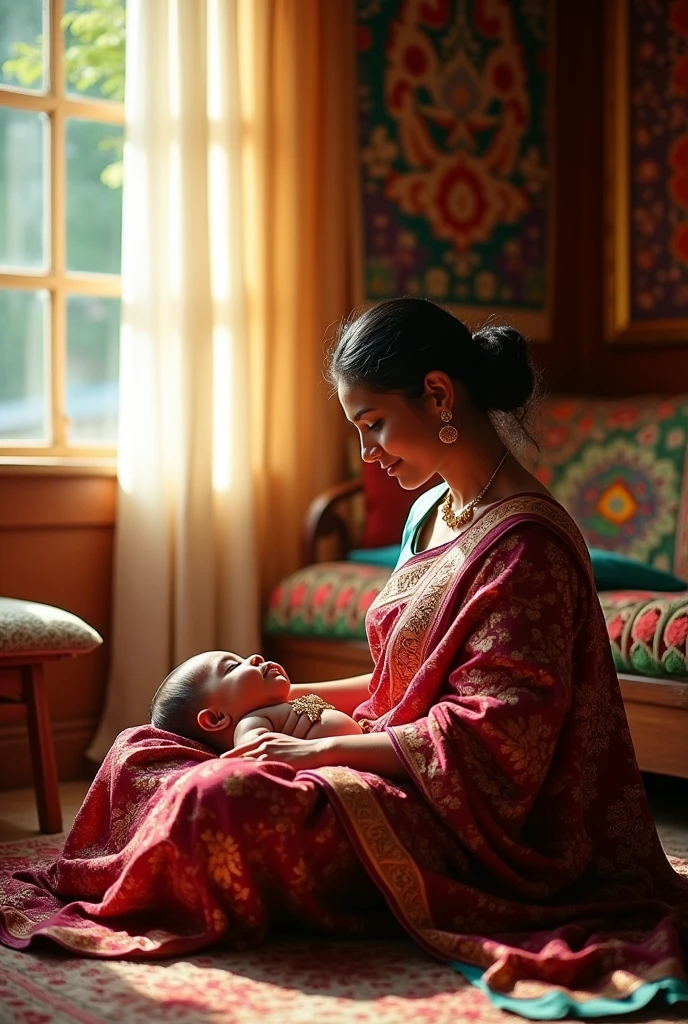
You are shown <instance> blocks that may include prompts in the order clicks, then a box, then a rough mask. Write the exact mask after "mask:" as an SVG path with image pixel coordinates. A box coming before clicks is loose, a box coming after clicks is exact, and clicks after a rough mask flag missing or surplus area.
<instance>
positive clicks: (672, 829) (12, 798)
mask: <svg viewBox="0 0 688 1024" xmlns="http://www.w3.org/2000/svg"><path fill="white" fill-rule="evenodd" d="M686 742H688V738H687V740H686ZM644 781H645V789H646V791H647V795H648V797H649V800H650V804H651V805H652V810H653V813H654V816H655V821H656V822H657V827H658V829H659V831H660V833H661V834H662V835H664V834H666V835H671V846H672V849H670V850H669V852H670V853H674V852H676V854H677V855H678V854H679V853H680V854H682V855H683V856H686V857H688V779H674V778H668V777H667V776H664V775H646V776H644ZM89 785H90V782H89V781H88V780H80V781H78V782H64V783H62V785H61V786H60V797H61V800H62V817H63V827H64V828H65V830H66V829H68V828H69V826H70V825H71V823H72V821H73V820H74V816H75V815H76V812H77V811H78V810H79V807H80V806H81V802H82V800H83V798H84V796H85V795H86V792H87V790H88V787H89ZM37 834H38V819H37V817H36V804H35V801H34V794H33V790H30V789H20V790H11V791H5V792H0V842H5V841H7V840H9V839H21V838H22V837H24V836H34V835H37ZM677 845H678V846H679V847H682V849H675V848H676V846H677Z"/></svg>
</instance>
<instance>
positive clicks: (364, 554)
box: [346, 544, 401, 569]
mask: <svg viewBox="0 0 688 1024" xmlns="http://www.w3.org/2000/svg"><path fill="white" fill-rule="evenodd" d="M400 551H401V544H391V545H390V546H389V547H388V548H356V549H355V550H354V551H350V552H349V554H348V555H347V556H346V557H347V559H348V560H349V561H350V562H365V563H367V564H368V565H384V566H387V567H388V568H389V569H393V568H394V566H395V565H396V564H397V561H398V559H399V552H400Z"/></svg>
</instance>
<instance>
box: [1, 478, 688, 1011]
mask: <svg viewBox="0 0 688 1024" xmlns="http://www.w3.org/2000/svg"><path fill="white" fill-rule="evenodd" d="M367 627H368V634H369V643H370V647H371V650H372V652H373V655H374V658H375V663H376V667H375V671H374V673H373V677H372V681H371V690H370V698H369V700H368V701H366V703H365V704H363V705H361V706H360V707H359V708H358V709H357V710H356V712H355V717H356V718H358V719H359V720H363V719H367V720H368V723H369V727H370V730H371V732H380V731H385V732H386V733H387V735H388V736H389V737H390V739H391V740H392V742H393V744H394V746H395V749H396V751H397V753H398V755H399V758H400V760H401V761H402V763H403V764H404V765H405V767H406V769H407V771H408V775H409V778H408V780H406V779H404V780H403V781H396V780H391V779H387V778H383V777H381V776H377V775H373V774H371V773H368V772H358V771H354V770H352V769H348V768H345V767H338V766H331V767H323V768H320V769H311V770H308V771H300V772H296V771H295V770H294V769H293V768H291V767H289V766H287V765H283V764H279V763H276V762H251V761H240V760H239V761H232V760H222V759H220V758H217V757H215V756H214V755H213V754H212V753H211V752H210V751H209V750H207V749H205V748H204V747H202V746H201V745H200V744H196V743H193V742H192V741H188V740H183V739H181V738H180V737H175V736H173V735H172V734H170V733H164V732H161V731H159V730H156V729H154V728H152V727H150V726H147V727H141V728H138V729H132V730H127V731H126V732H124V733H122V734H121V735H120V737H119V738H118V740H117V741H116V743H115V745H114V746H113V749H112V750H111V752H110V754H109V755H108V758H107V759H106V761H105V763H104V764H103V766H102V768H101V770H100V771H99V773H98V776H97V777H96V780H95V781H94V784H93V786H92V787H91V790H90V791H89V794H88V795H87V797H86V800H85V802H84V805H83V806H82V808H81V811H80V812H79V814H78V816H77V818H76V820H75V822H74V826H73V828H72V831H71V832H70V834H69V836H68V838H67V841H66V844H65V848H64V852H63V854H62V855H61V856H59V857H58V858H57V859H56V860H55V861H54V862H53V863H52V864H51V865H50V866H49V867H47V868H45V869H39V870H29V871H20V872H17V873H15V874H14V875H13V876H12V877H11V878H10V879H7V880H6V881H5V882H4V883H3V885H2V888H1V889H0V938H1V939H2V941H3V942H4V943H5V944H6V945H8V946H10V947H12V948H14V949H21V948H25V947H26V946H28V945H29V944H30V943H32V942H33V941H34V940H35V939H36V938H39V937H46V938H50V939H52V940H53V941H55V942H58V943H59V944H61V945H63V946H65V947H66V948H67V949H70V950H73V951H76V952H78V953H81V954H83V953H89V954H91V955H94V956H99V957H121V956H124V955H126V956H129V957H131V958H149V959H151V958H157V957H159V956H160V955H173V954H177V953H181V952H192V951H194V950H198V949H200V948H202V947H205V946H209V945H211V944H216V943H218V942H220V941H222V942H224V943H226V944H227V945H229V946H230V947H232V948H234V949H240V948H245V947H248V946H251V945H254V944H256V943H257V942H258V941H259V940H261V939H263V938H264V936H265V935H266V933H267V931H268V929H269V928H270V927H271V926H272V925H274V924H275V923H282V922H285V921H288V922H292V923H297V924H301V925H306V926H307V927H309V928H311V929H313V928H315V929H316V930H318V931H319V932H321V933H324V934H328V933H329V934H334V935H339V936H345V935H349V936H351V935H354V936H356V935H374V934H376V933H377V934H379V932H380V930H381V929H387V930H389V929H390V928H392V927H393V926H394V922H395V920H396V921H398V922H399V923H400V924H401V925H403V927H404V928H405V929H406V931H407V932H408V933H409V934H410V935H411V936H412V937H413V938H415V939H416V941H417V942H418V943H419V944H420V945H421V946H423V947H424V948H425V949H427V950H428V951H430V952H432V953H433V954H434V955H435V956H436V957H437V958H438V959H440V960H445V961H449V962H452V963H453V962H455V961H460V962H463V963H469V964H472V965H474V966H476V967H479V968H481V970H482V972H483V973H482V982H483V983H484V984H485V985H486V986H487V990H488V991H490V992H495V993H499V994H500V995H501V996H507V997H512V998H514V999H516V1000H519V999H522V1000H524V1001H529V1002H530V1001H531V1000H533V999H535V998H536V997H539V996H541V995H546V994H547V993H548V992H550V991H552V989H553V988H556V989H558V990H562V991H566V993H567V995H568V997H569V999H571V1000H572V1001H573V1002H574V1003H575V1005H576V1008H577V1011H578V1012H579V1013H580V1015H583V1016H584V1015H585V1004H586V1002H587V1001H589V1000H594V999H596V998H601V997H606V998H610V999H614V1000H619V1001H620V1000H623V999H626V998H627V997H629V996H630V995H632V994H633V995H637V994H638V993H640V992H641V990H642V989H643V988H644V987H645V986H646V985H650V984H654V983H659V982H661V981H663V980H665V979H673V981H675V984H676V986H678V987H684V979H685V965H684V952H683V949H682V942H683V941H688V881H686V880H685V879H682V878H681V877H680V876H679V875H678V874H677V873H676V872H674V871H673V870H672V868H671V866H670V864H669V863H668V861H667V860H666V858H665V856H664V853H663V851H662V848H661V845H660V843H659V839H658V837H657V833H656V831H655V828H654V825H653V822H652V818H651V815H650V812H649V808H648V806H647V803H646V800H645V796H644V792H643V787H642V783H641V780H640V775H639V772H638V770H637V767H636V766H635V762H634V758H633V749H632V744H631V739H630V735H629V733H628V730H627V728H626V725H625V718H624V713H623V704H622V701H621V696H620V693H619V688H618V683H617V679H616V674H615V671H614V665H613V662H612V658H611V654H610V651H609V644H608V642H607V637H606V632H605V628H604V622H603V619H602V616H601V613H600V610H599V605H598V604H597V602H596V601H595V600H594V584H593V580H592V575H591V572H590V564H589V560H588V558H587V553H586V548H585V544H584V542H583V540H582V538H581V536H580V534H579V533H578V531H577V530H576V528H575V526H574V524H573V523H572V522H571V520H570V518H569V517H568V516H567V515H566V513H565V512H564V510H563V509H561V507H560V506H558V505H557V504H556V503H555V502H553V501H551V500H550V499H548V498H545V497H534V496H532V497H528V496H526V497H522V498H514V499H507V500H506V501H503V502H501V503H500V504H499V505H497V506H495V507H494V508H492V509H490V510H488V511H487V512H485V513H484V514H483V515H482V516H480V517H478V519H476V521H475V522H474V523H473V524H471V526H470V528H469V529H467V530H466V531H465V533H463V534H462V535H461V536H459V537H458V538H456V539H455V540H454V541H451V542H449V543H448V544H445V545H442V546H441V547H439V548H435V549H432V551H430V552H423V553H421V554H420V555H417V556H415V557H414V558H412V559H411V560H410V562H407V563H406V564H405V565H404V566H403V567H402V568H401V569H400V570H398V571H397V572H395V573H393V575H392V576H391V578H390V579H389V581H388V583H387V585H386V586H385V588H384V589H383V590H382V592H381V593H380V594H379V595H378V597H377V598H376V599H375V602H374V604H373V605H372V606H371V608H370V609H369V612H368V617H367ZM571 637H574V638H575V639H574V642H573V643H571V641H570V638H571ZM631 822H632V827H630V826H629V823H631ZM383 897H384V899H383ZM390 910H391V911H392V913H390ZM685 992H686V997H688V988H687V989H685Z"/></svg>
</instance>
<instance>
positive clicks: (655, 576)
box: [590, 548, 688, 590]
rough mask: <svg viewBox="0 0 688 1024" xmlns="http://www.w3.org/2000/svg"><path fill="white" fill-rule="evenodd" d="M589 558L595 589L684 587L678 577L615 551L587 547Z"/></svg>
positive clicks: (683, 582)
mask: <svg viewBox="0 0 688 1024" xmlns="http://www.w3.org/2000/svg"><path fill="white" fill-rule="evenodd" d="M590 560H591V561H592V571H593V575H594V577H595V586H596V587H597V589H598V590H688V583H686V582H685V580H680V579H679V578H678V576H674V575H672V573H670V572H663V571H662V570H661V569H655V567H654V566H652V565H646V564H645V563H644V562H638V561H636V559H635V558H629V557H628V555H621V554H619V553H618V552H616V551H605V550H604V549H603V548H590Z"/></svg>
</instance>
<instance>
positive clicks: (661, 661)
mask: <svg viewBox="0 0 688 1024" xmlns="http://www.w3.org/2000/svg"><path fill="white" fill-rule="evenodd" d="M600 602H601V604H602V609H603V611H604V617H605V620H606V623H607V631H608V633H609V639H610V640H611V645H612V653H613V655H614V662H615V664H616V667H617V669H618V671H619V672H630V673H632V674H639V675H648V676H670V677H672V678H674V679H675V678H679V679H688V596H687V595H685V594H683V595H677V594H648V593H641V592H639V591H632V590H625V591H623V590H622V591H617V592H609V593H603V594H600Z"/></svg>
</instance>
